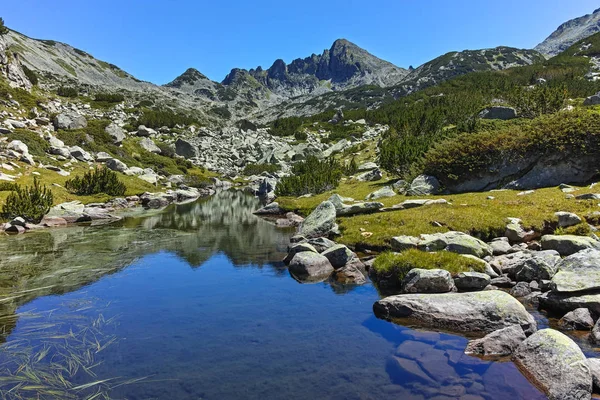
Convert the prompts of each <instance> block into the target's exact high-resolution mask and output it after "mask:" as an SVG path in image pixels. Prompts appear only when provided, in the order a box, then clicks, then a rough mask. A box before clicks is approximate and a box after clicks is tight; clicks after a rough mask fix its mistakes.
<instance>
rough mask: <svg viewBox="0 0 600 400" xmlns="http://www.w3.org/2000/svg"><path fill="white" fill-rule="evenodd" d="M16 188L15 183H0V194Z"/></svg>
mask: <svg viewBox="0 0 600 400" xmlns="http://www.w3.org/2000/svg"><path fill="white" fill-rule="evenodd" d="M16 188H17V184H16V183H12V182H0V192H12V191H13V190H15V189H16Z"/></svg>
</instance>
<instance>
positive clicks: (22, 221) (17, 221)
mask: <svg viewBox="0 0 600 400" xmlns="http://www.w3.org/2000/svg"><path fill="white" fill-rule="evenodd" d="M9 224H11V225H18V226H22V227H23V228H25V225H26V224H27V221H25V219H24V218H22V217H17V218H14V219H13V220H12V221H10V222H9Z"/></svg>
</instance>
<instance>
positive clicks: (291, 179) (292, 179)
mask: <svg viewBox="0 0 600 400" xmlns="http://www.w3.org/2000/svg"><path fill="white" fill-rule="evenodd" d="M342 175H343V167H342V166H341V165H340V163H339V162H338V161H336V160H335V159H333V158H329V159H327V160H320V159H318V158H317V157H315V156H310V157H308V158H307V159H306V161H302V162H300V163H297V164H295V165H294V166H293V167H292V175H291V176H286V177H283V178H282V179H281V181H280V182H279V183H278V184H277V188H276V190H275V192H276V194H277V195H278V196H301V195H304V194H308V193H312V194H319V193H323V192H327V191H328V190H332V189H335V188H336V187H338V185H339V184H340V180H341V179H342Z"/></svg>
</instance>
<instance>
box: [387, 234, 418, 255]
mask: <svg viewBox="0 0 600 400" xmlns="http://www.w3.org/2000/svg"><path fill="white" fill-rule="evenodd" d="M390 244H391V246H392V250H393V251H396V252H402V251H405V250H410V249H416V248H417V246H418V245H419V238H418V237H415V236H396V237H393V238H392V240H391V243H390Z"/></svg>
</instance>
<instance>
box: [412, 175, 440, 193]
mask: <svg viewBox="0 0 600 400" xmlns="http://www.w3.org/2000/svg"><path fill="white" fill-rule="evenodd" d="M439 190H440V182H439V181H438V180H437V178H436V177H434V176H429V175H419V176H417V177H416V178H415V179H414V180H413V181H412V183H411V184H410V188H409V189H408V191H407V195H409V196H427V195H430V194H437V193H438V192H439Z"/></svg>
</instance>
